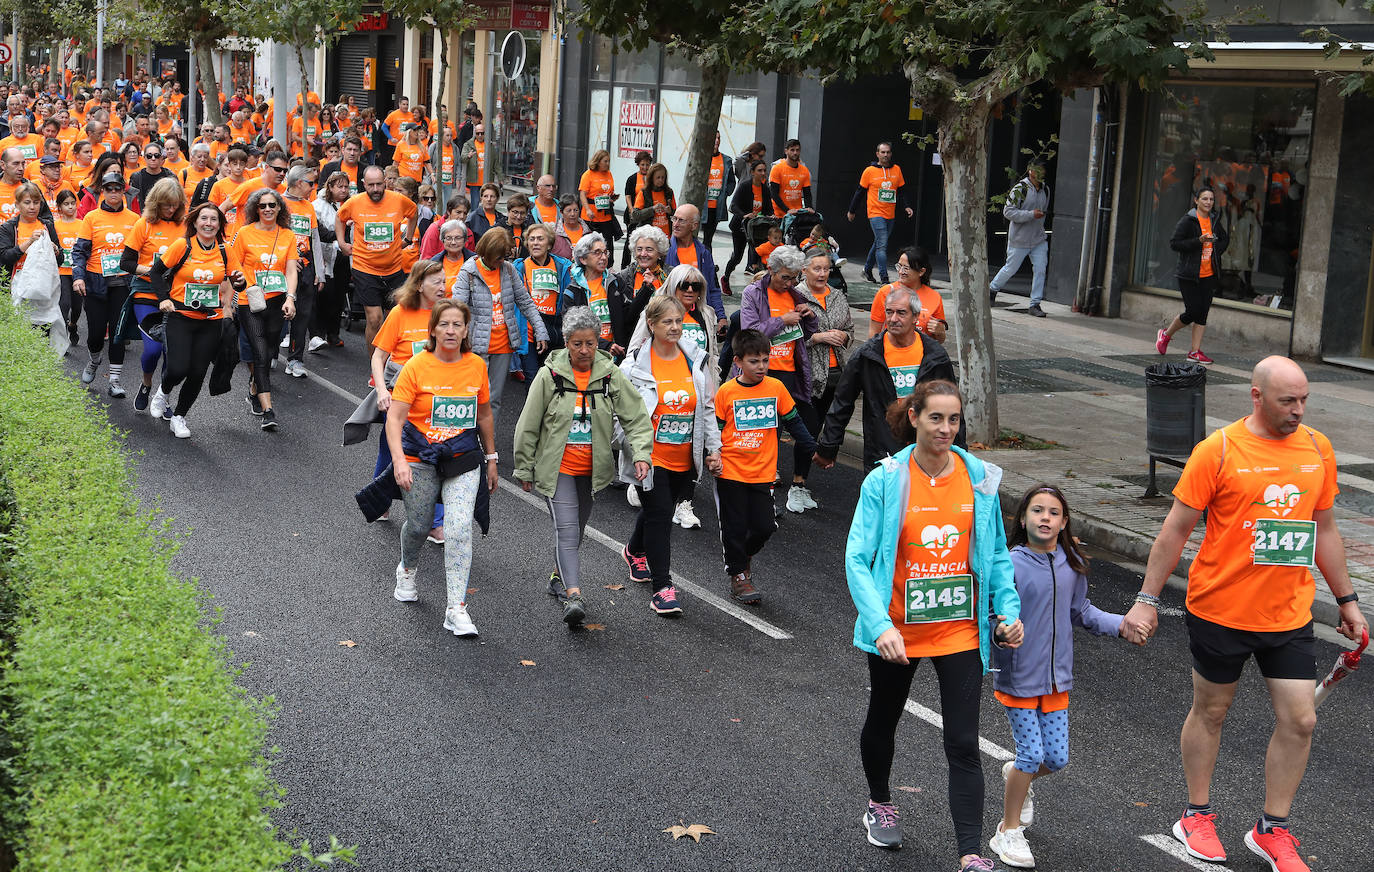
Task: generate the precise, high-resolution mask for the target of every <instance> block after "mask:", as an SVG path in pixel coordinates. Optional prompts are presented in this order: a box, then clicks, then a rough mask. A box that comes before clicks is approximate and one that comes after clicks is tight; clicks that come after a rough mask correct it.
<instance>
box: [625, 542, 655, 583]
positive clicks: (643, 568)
mask: <svg viewBox="0 0 1374 872" xmlns="http://www.w3.org/2000/svg"><path fill="white" fill-rule="evenodd" d="M620 556H621V557H623V558H625V565H626V566H628V567H630V581H635V582H638V583H640V584H644V583H645V582H648V581H650V580H651V579H652V578H653V576H652V575H651V574H650V573H649V559H648V558H647V557H645V556H644V555H643V554H631V553H630V546H628V545H626V546H625V547H624V548H622V549H621V551H620Z"/></svg>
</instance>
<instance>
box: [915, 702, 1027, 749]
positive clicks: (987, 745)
mask: <svg viewBox="0 0 1374 872" xmlns="http://www.w3.org/2000/svg"><path fill="white" fill-rule="evenodd" d="M906 710H907V711H909V712H911V713H912V714H913V715H915V716H916V717H918V718H920V719H921V720H923V721H925V722H926V723H928V724H932V725H934V727H935V728H936V729H937V730H943V729H944V728H945V719H944V718H942V717H941V716H940V713H939V712H937V711H935V710H934V709H929V708H926V707H925V706H923V705H921V704H920V703H919V702H916V701H914V700H910V699H909V700H907V701H906ZM978 750H980V751H982V752H983V753H984V754H986V755H988V756H989V757H991V758H992V759H994V760H997V761H1004V760H1015V759H1016V755H1015V754H1013V753H1012V752H1011V751H1008V750H1007V749H1006V748H1003V747H1002V746H1001V745H998V744H997V743H995V742H990V741H988V740H987V739H984V738H983V737H982V736H979V737H978Z"/></svg>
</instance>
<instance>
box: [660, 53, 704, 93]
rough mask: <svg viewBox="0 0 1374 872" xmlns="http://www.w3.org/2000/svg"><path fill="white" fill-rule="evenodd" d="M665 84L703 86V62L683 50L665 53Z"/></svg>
mask: <svg viewBox="0 0 1374 872" xmlns="http://www.w3.org/2000/svg"><path fill="white" fill-rule="evenodd" d="M663 84H664V85H676V86H678V87H682V88H700V87H701V64H699V63H697V62H696V59H695V57H693V56H691V55H687V54H684V53H682V52H673V51H670V52H667V53H666V54H664V55H663Z"/></svg>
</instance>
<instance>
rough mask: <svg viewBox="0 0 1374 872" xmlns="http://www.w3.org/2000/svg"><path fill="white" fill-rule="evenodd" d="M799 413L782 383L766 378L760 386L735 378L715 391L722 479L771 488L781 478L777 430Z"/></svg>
mask: <svg viewBox="0 0 1374 872" xmlns="http://www.w3.org/2000/svg"><path fill="white" fill-rule="evenodd" d="M795 413H796V403H795V402H794V401H793V400H792V395H791V394H790V393H788V392H787V388H786V387H784V386H783V383H782V382H780V381H778V380H777V379H775V378H771V377H769V376H764V377H763V379H762V380H760V381H759V383H758V384H753V385H746V384H742V383H741V382H740V380H739V379H738V378H732V379H730V380H729V381H727V382H726V383H725V384H723V385H721V386H720V390H718V391H716V420H717V421H720V422H721V428H720V459H721V463H722V464H723V465H724V467H725V468H724V471H723V472H722V473H721V478H727V479H729V480H731V481H742V482H745V483H746V484H772V483H773V479H774V478H776V477H777V474H778V427H779V426H781V424H782V422H783V420H784V419H786V418H790V417H792V415H794V414H795Z"/></svg>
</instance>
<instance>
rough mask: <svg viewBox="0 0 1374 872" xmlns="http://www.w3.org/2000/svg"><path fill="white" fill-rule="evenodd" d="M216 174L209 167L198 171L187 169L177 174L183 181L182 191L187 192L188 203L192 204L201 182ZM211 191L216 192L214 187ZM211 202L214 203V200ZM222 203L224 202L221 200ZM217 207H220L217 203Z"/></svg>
mask: <svg viewBox="0 0 1374 872" xmlns="http://www.w3.org/2000/svg"><path fill="white" fill-rule="evenodd" d="M214 174H215V171H214V170H212V169H210V168H209V167H203V168H201V169H196V168H195V167H193V166H192V167H187V168H186V169H184V170H182V171H181V172H179V173H177V177H178V178H180V179H181V189H182V190H183V191H185V192H186V202H188V203H189V202H191V198H192V197H193V196H195V193H196V187H197V186H198V185H199V184H200V183H201V180H202V179H205V178H206V177H208V176H213V175H214ZM211 190H214V187H213V186H211ZM210 202H212V203H213V202H214V200H213V199H211V201H210ZM220 202H223V201H222V200H221V201H220ZM215 205H216V206H218V205H219V203H215Z"/></svg>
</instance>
